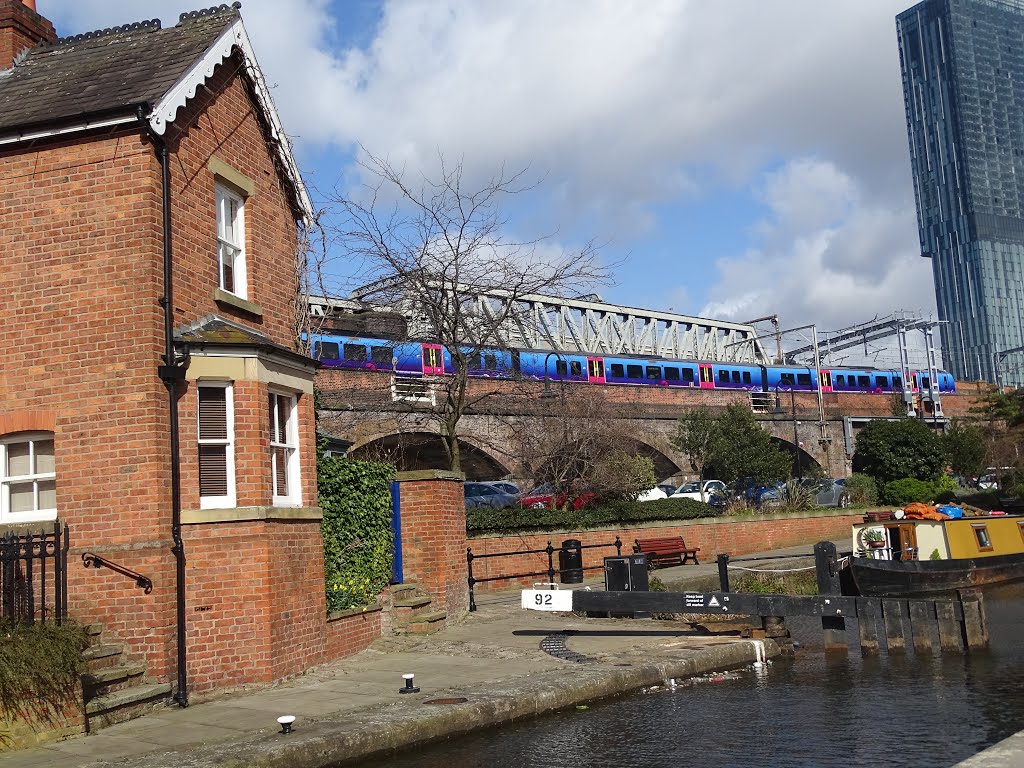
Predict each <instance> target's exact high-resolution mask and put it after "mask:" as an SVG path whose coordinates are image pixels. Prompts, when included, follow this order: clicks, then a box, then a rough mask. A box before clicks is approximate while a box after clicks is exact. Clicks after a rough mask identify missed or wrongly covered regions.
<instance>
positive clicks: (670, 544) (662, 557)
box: [633, 536, 700, 570]
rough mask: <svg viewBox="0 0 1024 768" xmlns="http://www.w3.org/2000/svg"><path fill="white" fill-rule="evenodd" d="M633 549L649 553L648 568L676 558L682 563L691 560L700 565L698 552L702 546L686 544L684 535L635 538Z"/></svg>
mask: <svg viewBox="0 0 1024 768" xmlns="http://www.w3.org/2000/svg"><path fill="white" fill-rule="evenodd" d="M633 551H634V552H636V553H637V554H639V553H641V552H642V553H643V554H645V555H647V568H648V570H650V569H651V568H654V567H655V566H657V565H662V564H663V563H665V562H668V561H676V560H677V561H679V564H680V565H686V563H688V562H689V561H691V560H692V561H693V564H694V565H700V563H698V562H697V553H698V552H700V547H688V546H686V542H685V541H683V537H682V536H668V537H666V538H663V539H635V540H634V542H633Z"/></svg>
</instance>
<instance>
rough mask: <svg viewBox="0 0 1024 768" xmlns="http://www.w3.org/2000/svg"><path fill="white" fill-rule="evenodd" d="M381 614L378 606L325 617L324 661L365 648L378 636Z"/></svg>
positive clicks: (341, 657) (343, 656)
mask: <svg viewBox="0 0 1024 768" xmlns="http://www.w3.org/2000/svg"><path fill="white" fill-rule="evenodd" d="M381 619H382V614H381V610H380V609H379V608H373V609H370V610H366V611H343V612H342V613H340V614H338V615H336V616H329V617H328V619H327V630H326V631H327V650H326V658H325V661H334V660H335V659H343V658H345V657H346V656H351V655H352V654H354V653H359V651H362V650H364V649H365V648H367V647H368V646H369V645H370V643H372V642H373V641H374V640H376V639H377V638H378V637H380V633H381Z"/></svg>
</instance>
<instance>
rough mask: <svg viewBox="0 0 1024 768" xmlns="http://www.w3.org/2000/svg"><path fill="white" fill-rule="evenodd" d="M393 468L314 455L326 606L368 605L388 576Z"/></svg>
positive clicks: (390, 545) (332, 609)
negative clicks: (316, 457)
mask: <svg viewBox="0 0 1024 768" xmlns="http://www.w3.org/2000/svg"><path fill="white" fill-rule="evenodd" d="M394 472H395V470H394V467H392V466H391V465H390V464H382V463H379V462H373V461H353V460H350V459H344V458H340V457H337V456H332V457H323V456H321V457H320V458H318V459H317V490H318V492H319V496H320V508H321V509H322V510H323V514H324V518H323V522H322V523H321V530H322V531H323V537H324V581H325V582H326V583H325V586H326V589H327V610H328V611H343V610H347V609H349V608H357V607H359V606H364V605H371V604H373V603H375V602H376V600H377V595H379V594H380V591H381V590H382V589H383V588H384V587H385V586H387V584H388V582H389V581H390V580H391V561H392V557H393V555H392V539H393V534H392V531H391V478H392V477H393V476H394Z"/></svg>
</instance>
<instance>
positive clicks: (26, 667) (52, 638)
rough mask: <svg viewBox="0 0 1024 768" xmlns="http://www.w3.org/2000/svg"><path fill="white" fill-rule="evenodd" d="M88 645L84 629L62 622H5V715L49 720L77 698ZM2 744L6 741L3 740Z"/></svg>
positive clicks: (0, 666)
mask: <svg viewBox="0 0 1024 768" xmlns="http://www.w3.org/2000/svg"><path fill="white" fill-rule="evenodd" d="M88 645H89V640H88V635H87V633H86V630H85V627H83V626H82V625H81V624H78V623H76V622H74V621H69V620H65V621H64V622H62V623H61V624H55V623H53V622H42V623H39V624H17V623H12V622H3V621H0V715H2V716H3V719H7V720H9V719H11V718H13V717H15V716H19V715H20V716H24V715H25V714H26V712H27V713H28V714H30V715H32V716H34V717H38V718H40V719H42V720H44V721H47V720H48V719H49V715H50V713H51V712H52V711H59V710H61V709H62V708H63V707H62V706H61V705H62V704H63V703H65V702H67V701H70V700H72V699H71V697H72V696H75V697H77V696H78V695H79V693H78V688H77V686H78V680H79V675H80V674H81V673H82V671H83V667H84V662H83V660H82V651H84V650H85V648H86V647H87V646H88ZM0 743H2V740H0Z"/></svg>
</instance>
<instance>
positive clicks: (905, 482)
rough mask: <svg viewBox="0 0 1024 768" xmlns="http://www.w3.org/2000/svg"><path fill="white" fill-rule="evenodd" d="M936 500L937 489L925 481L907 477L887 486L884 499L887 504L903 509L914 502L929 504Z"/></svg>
mask: <svg viewBox="0 0 1024 768" xmlns="http://www.w3.org/2000/svg"><path fill="white" fill-rule="evenodd" d="M934 498H935V487H934V486H933V485H932V484H931V483H926V482H924V481H923V480H915V479H914V478H912V477H905V478H903V479H902V480H892V481H890V482H888V483H886V484H885V489H884V491H883V499H884V501H885V503H886V504H894V505H895V506H898V507H902V506H904V505H906V504H909V503H910V502H912V501H920V502H929V501H931V500H932V499H934Z"/></svg>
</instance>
